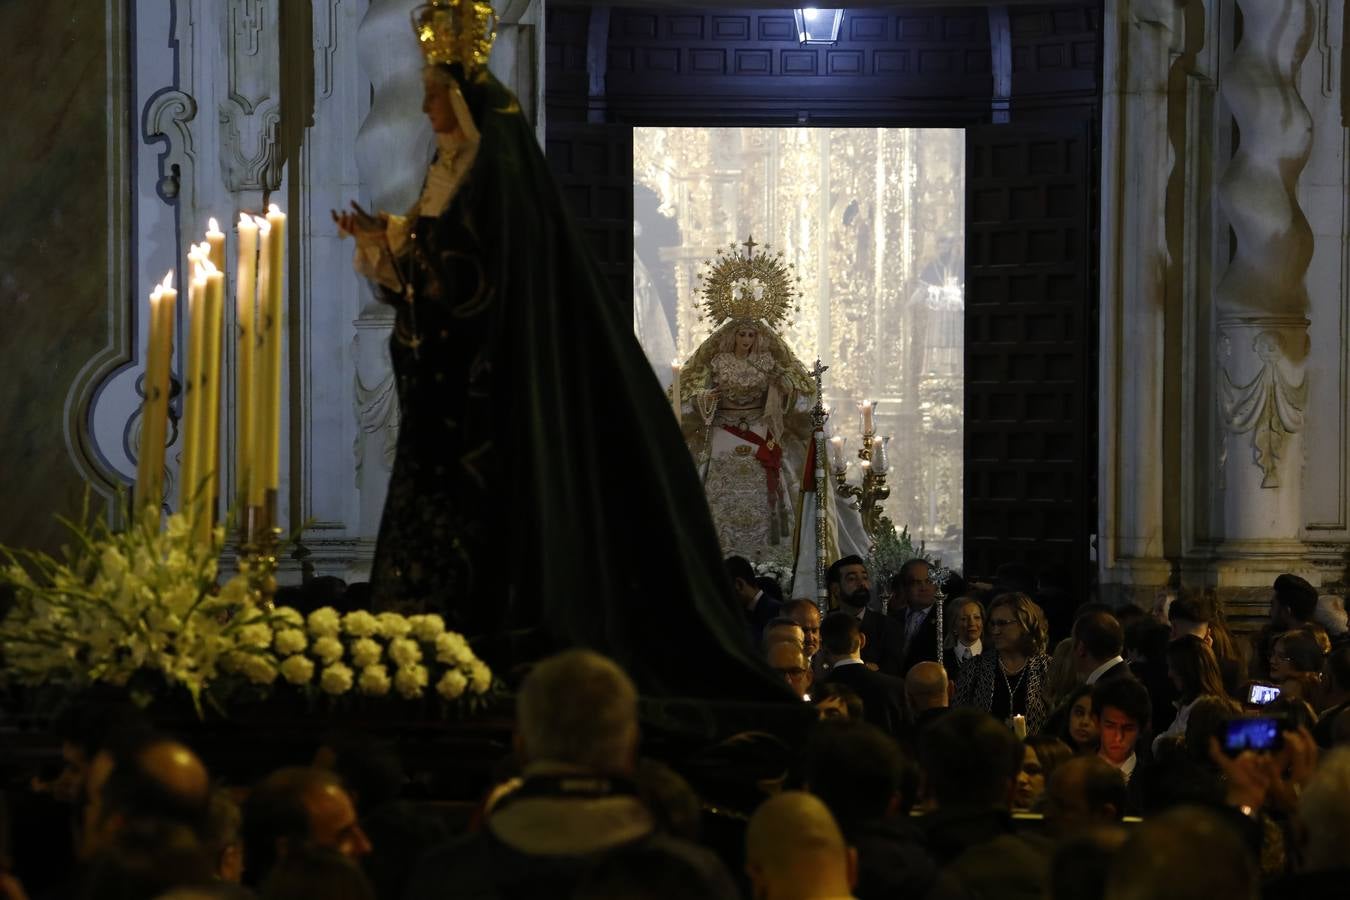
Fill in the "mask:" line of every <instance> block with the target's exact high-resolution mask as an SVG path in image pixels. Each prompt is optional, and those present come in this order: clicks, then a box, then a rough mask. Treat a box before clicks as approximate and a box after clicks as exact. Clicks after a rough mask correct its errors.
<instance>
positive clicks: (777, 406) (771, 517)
mask: <svg viewBox="0 0 1350 900" xmlns="http://www.w3.org/2000/svg"><path fill="white" fill-rule="evenodd" d="M755 246H756V245H755V243H754V241H753V240H750V241H747V242H746V253H745V254H744V255H741V254H738V253H722V254H719V255H718V258H717V260H716V262H714V263H710V266H711V270H710V272H709V273H708V275H707V277H706V278H705V279H704V282H703V287H702V290H701V292H700V298H701V303H700V306H701V307H702V308H703V310H704V315H705V316H706V317H709V318H711V319H712V320H713V322H714V325H715V326H716V327H715V329H714V330H713V333H712V334H711V335H710V336H709V337H708V339H707V340H705V341H704V342H703V343H702V344H701V345H700V346H699V348H698V350H696V351H695V352H694V355H693V356H691V357H690V358H689V361H688V362H687V363H686V365H685V367H684V370H683V372H682V378H681V381H680V423H681V427H682V429H683V431H684V434H685V440H686V441H687V442H688V444H689V447H690V450H691V451H692V452H693V454H694V459H695V462H696V463H697V465H698V471H699V474H700V476H701V477H702V479H703V489H704V493H705V494H706V495H707V500H708V508H709V509H710V510H711V511H712V517H713V524H714V526H715V527H716V529H717V537H718V541H719V542H720V543H721V547H722V553H723V554H724V555H727V556H730V555H733V554H735V555H739V556H744V557H746V558H747V559H749V560H751V561H752V562H760V563H777V564H781V565H783V566H786V567H788V568H789V569H790V568H791V567H792V565H793V563H794V556H795V552H796V548H795V546H794V541H793V537H794V532H796V531H797V530H798V527H797V526H798V517H797V512H798V509H797V502H798V499H799V497H800V493H801V484H800V473H801V472H802V471H803V466H804V465H805V460H806V450H807V443H808V440H809V438H810V436H811V433H812V429H813V425H812V421H811V414H810V411H811V407H812V405H813V403H814V401H815V397H814V392H815V385H814V382H813V380H812V378H811V375H810V374H809V373H808V372H807V370H806V367H805V366H803V365H802V363H801V361H800V360H798V359H797V357H796V356H795V355H793V353H792V350H791V349H789V348H788V346H787V344H786V343H784V341H783V339H782V338H781V337H780V336H779V335H778V333H777V331H776V330H775V325H778V324H780V323H782V322H783V321H784V320H786V318H787V315H788V313H789V312H790V310H791V309H792V307H793V306H794V305H795V303H796V301H797V299H798V296H799V293H798V291H797V290H796V287H795V285H794V283H793V281H792V280H791V277H790V270H789V269H788V266H787V264H786V263H785V262H783V260H782V258H781V254H780V255H770V254H769V253H767V252H760V253H755V252H754V247H755Z"/></svg>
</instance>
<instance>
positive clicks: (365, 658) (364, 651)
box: [352, 638, 384, 669]
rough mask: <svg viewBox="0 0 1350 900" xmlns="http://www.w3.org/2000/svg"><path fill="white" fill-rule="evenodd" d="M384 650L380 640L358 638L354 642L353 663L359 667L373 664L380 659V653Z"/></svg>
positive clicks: (362, 667)
mask: <svg viewBox="0 0 1350 900" xmlns="http://www.w3.org/2000/svg"><path fill="white" fill-rule="evenodd" d="M383 650H384V648H382V647H381V646H380V642H379V641H372V640H371V639H370V638H358V639H357V640H355V641H353V642H352V665H354V666H356V667H357V668H358V669H364V668H365V667H366V666H373V665H374V664H375V663H377V662H379V661H380V654H381V653H382V652H383Z"/></svg>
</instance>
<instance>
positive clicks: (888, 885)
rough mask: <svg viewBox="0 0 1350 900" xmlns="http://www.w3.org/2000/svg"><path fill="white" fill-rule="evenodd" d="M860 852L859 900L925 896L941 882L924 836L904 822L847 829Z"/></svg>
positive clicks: (863, 823) (879, 822)
mask: <svg viewBox="0 0 1350 900" xmlns="http://www.w3.org/2000/svg"><path fill="white" fill-rule="evenodd" d="M845 837H846V838H847V839H848V842H849V845H850V846H852V847H853V848H854V849H855V850H857V851H858V883H857V884H856V885H855V886H854V888H853V894H854V896H856V897H857V898H858V900H894V898H896V897H923V896H924V895H925V894H927V893H928V891H929V890H930V889H932V887H933V884H934V882H935V881H936V880H937V865H936V864H935V863H934V862H933V858H932V857H931V856H929V855H928V850H927V849H926V848H925V847H924V845H923V835H922V833H921V832H920V831H919V829H918V828H916V827H915V826H914V825H912V824H910V823H909V822H907V821H905V820H903V819H888V820H886V821H870V822H862V823H860V824H858V825H854V826H852V827H850V828H847V829H846V830H845Z"/></svg>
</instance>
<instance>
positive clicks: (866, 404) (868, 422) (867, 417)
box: [858, 400, 873, 434]
mask: <svg viewBox="0 0 1350 900" xmlns="http://www.w3.org/2000/svg"><path fill="white" fill-rule="evenodd" d="M872 406H873V404H872V401H871V400H864V401H863V402H862V403H860V404H858V407H859V408H860V409H861V410H862V430H863V434H871V433H872V430H873V429H872Z"/></svg>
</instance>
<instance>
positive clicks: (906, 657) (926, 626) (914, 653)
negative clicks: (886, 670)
mask: <svg viewBox="0 0 1350 900" xmlns="http://www.w3.org/2000/svg"><path fill="white" fill-rule="evenodd" d="M935 609H937V603H936V602H935V603H934V604H933V605H932V606H930V607H928V615H926V616H925V617H924V620H923V622H922V623H920V625H919V627H918V630H916V631H915V632H914V639H913V640H911V641H910V642H909V643H908V644H906V643H905V618H906V616H907V615H908V610H906V609H897V610H896V615H895V616H894V621H895V623H896V624H897V625H898V626H899V628H900V643H901V646H902V647H903V648H904V650H903V655H902V657H901V660H902V661H901V663H900V667H899V670H898V671H896V672H895V673H894V674H896V675H899V676H901V677H903V676H904V675H905V673H906V672H908V671H909V670H910V669H912V668H914V666H916V665H918V664H919V663H921V662H940V661H941V660H940V659H939V657H938V633H937V616H936V615H934V614H933V611H934V610H935Z"/></svg>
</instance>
